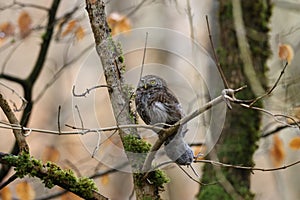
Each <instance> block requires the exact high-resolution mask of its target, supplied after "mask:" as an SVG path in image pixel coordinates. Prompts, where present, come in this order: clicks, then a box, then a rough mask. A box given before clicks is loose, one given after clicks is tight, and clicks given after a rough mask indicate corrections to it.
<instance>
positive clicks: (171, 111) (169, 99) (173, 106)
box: [149, 89, 183, 125]
mask: <svg viewBox="0 0 300 200" xmlns="http://www.w3.org/2000/svg"><path fill="white" fill-rule="evenodd" d="M149 103H150V105H151V106H152V111H153V113H151V115H152V116H150V118H153V121H156V123H166V124H170V125H171V124H175V123H176V122H177V121H179V120H180V119H181V118H182V117H183V110H182V107H181V105H180V103H179V101H178V99H177V98H176V97H175V96H174V95H173V93H172V92H171V91H170V90H168V89H166V90H159V91H156V93H155V94H154V95H153V96H152V98H151V100H150V101H149ZM155 118H156V119H155Z"/></svg>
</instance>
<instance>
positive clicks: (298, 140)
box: [289, 136, 300, 150]
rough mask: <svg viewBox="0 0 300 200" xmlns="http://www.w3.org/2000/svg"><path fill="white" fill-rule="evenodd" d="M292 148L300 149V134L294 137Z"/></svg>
mask: <svg viewBox="0 0 300 200" xmlns="http://www.w3.org/2000/svg"><path fill="white" fill-rule="evenodd" d="M289 146H290V148H291V149H294V150H298V149H300V136H297V137H294V138H293V139H292V140H291V141H290V144H289Z"/></svg>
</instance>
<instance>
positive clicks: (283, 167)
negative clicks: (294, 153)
mask: <svg viewBox="0 0 300 200" xmlns="http://www.w3.org/2000/svg"><path fill="white" fill-rule="evenodd" d="M194 162H196V163H208V164H211V165H216V166H221V167H226V168H234V169H242V170H250V171H263V172H271V171H278V170H283V169H287V168H289V167H292V166H295V165H298V164H300V160H298V161H295V162H293V163H291V164H288V165H284V166H281V167H275V168H260V167H246V166H239V165H231V164H225V163H221V162H217V161H213V160H197V161H194Z"/></svg>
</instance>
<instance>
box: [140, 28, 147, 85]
mask: <svg viewBox="0 0 300 200" xmlns="http://www.w3.org/2000/svg"><path fill="white" fill-rule="evenodd" d="M147 42H148V32H146V38H145V46H144V52H143V60H142V67H141V73H140V78H139V80H141V78H142V76H143V71H144V65H145V58H146V51H147Z"/></svg>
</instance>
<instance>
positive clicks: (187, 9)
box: [186, 0, 195, 40]
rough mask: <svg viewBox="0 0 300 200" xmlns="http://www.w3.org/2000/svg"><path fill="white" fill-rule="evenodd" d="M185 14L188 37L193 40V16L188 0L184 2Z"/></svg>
mask: <svg viewBox="0 0 300 200" xmlns="http://www.w3.org/2000/svg"><path fill="white" fill-rule="evenodd" d="M186 7H187V8H186V13H187V16H188V19H189V26H190V36H191V38H192V39H193V40H194V39H195V36H194V25H193V24H194V23H193V14H192V8H191V2H190V0H186Z"/></svg>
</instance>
